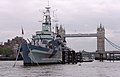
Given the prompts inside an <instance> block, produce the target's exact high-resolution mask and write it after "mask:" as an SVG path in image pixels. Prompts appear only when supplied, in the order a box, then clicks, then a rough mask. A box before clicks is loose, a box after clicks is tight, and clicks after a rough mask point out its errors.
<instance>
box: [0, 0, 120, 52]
mask: <svg viewBox="0 0 120 77" xmlns="http://www.w3.org/2000/svg"><path fill="white" fill-rule="evenodd" d="M47 4H48V0H0V35H1V36H0V42H5V41H7V39H12V38H14V37H15V36H22V33H21V28H22V27H23V29H24V33H25V34H24V38H25V39H26V38H29V39H30V38H31V36H32V35H33V34H35V31H38V30H41V22H39V21H41V20H42V17H43V16H42V15H43V13H42V11H43V10H44V7H45V6H47ZM49 4H50V6H51V11H54V13H55V14H54V17H53V15H52V17H53V18H54V19H57V20H58V21H59V22H58V23H59V25H63V27H64V28H65V30H66V33H96V30H97V27H98V26H99V24H100V23H102V24H103V26H104V27H105V32H106V37H107V38H108V39H109V40H111V41H112V42H114V43H115V44H117V45H119V46H120V38H119V37H120V22H119V21H120V0H49ZM55 10H56V11H55ZM52 13H53V12H52ZM54 25H55V24H54V23H53V26H54ZM96 41H97V40H96V38H92V37H91V38H90V37H89V38H88V37H82V38H81V37H79V38H67V44H68V46H69V47H71V48H73V49H75V50H77V51H79V50H83V49H84V50H86V51H95V50H96V43H97V42H96ZM105 44H106V50H115V49H114V48H113V47H112V46H110V45H109V43H107V42H105Z"/></svg>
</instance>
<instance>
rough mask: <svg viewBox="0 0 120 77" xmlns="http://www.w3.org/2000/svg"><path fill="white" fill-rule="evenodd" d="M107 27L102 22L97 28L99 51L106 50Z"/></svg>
mask: <svg viewBox="0 0 120 77" xmlns="http://www.w3.org/2000/svg"><path fill="white" fill-rule="evenodd" d="M104 37H105V29H104V27H103V26H102V24H100V27H98V28H97V52H105V39H104Z"/></svg>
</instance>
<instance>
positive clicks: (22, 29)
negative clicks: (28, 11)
mask: <svg viewBox="0 0 120 77" xmlns="http://www.w3.org/2000/svg"><path fill="white" fill-rule="evenodd" d="M22 35H24V30H23V27H22Z"/></svg>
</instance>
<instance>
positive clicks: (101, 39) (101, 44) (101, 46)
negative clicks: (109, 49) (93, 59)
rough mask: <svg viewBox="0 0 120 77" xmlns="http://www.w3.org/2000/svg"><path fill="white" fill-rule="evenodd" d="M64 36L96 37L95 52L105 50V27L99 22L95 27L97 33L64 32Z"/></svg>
mask: <svg viewBox="0 0 120 77" xmlns="http://www.w3.org/2000/svg"><path fill="white" fill-rule="evenodd" d="M64 37H65V38H69V37H72V38H73V37H97V51H96V52H100V53H101V52H102V53H103V52H105V29H104V27H103V26H102V24H100V27H98V28H97V33H91V34H81V33H78V34H64Z"/></svg>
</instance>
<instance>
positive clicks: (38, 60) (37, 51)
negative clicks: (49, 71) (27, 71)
mask: <svg viewBox="0 0 120 77" xmlns="http://www.w3.org/2000/svg"><path fill="white" fill-rule="evenodd" d="M21 54H22V56H23V63H24V65H38V64H55V63H62V52H61V51H59V50H57V49H53V50H50V49H49V48H44V47H40V46H34V45H30V44H27V43H24V44H22V45H21Z"/></svg>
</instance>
